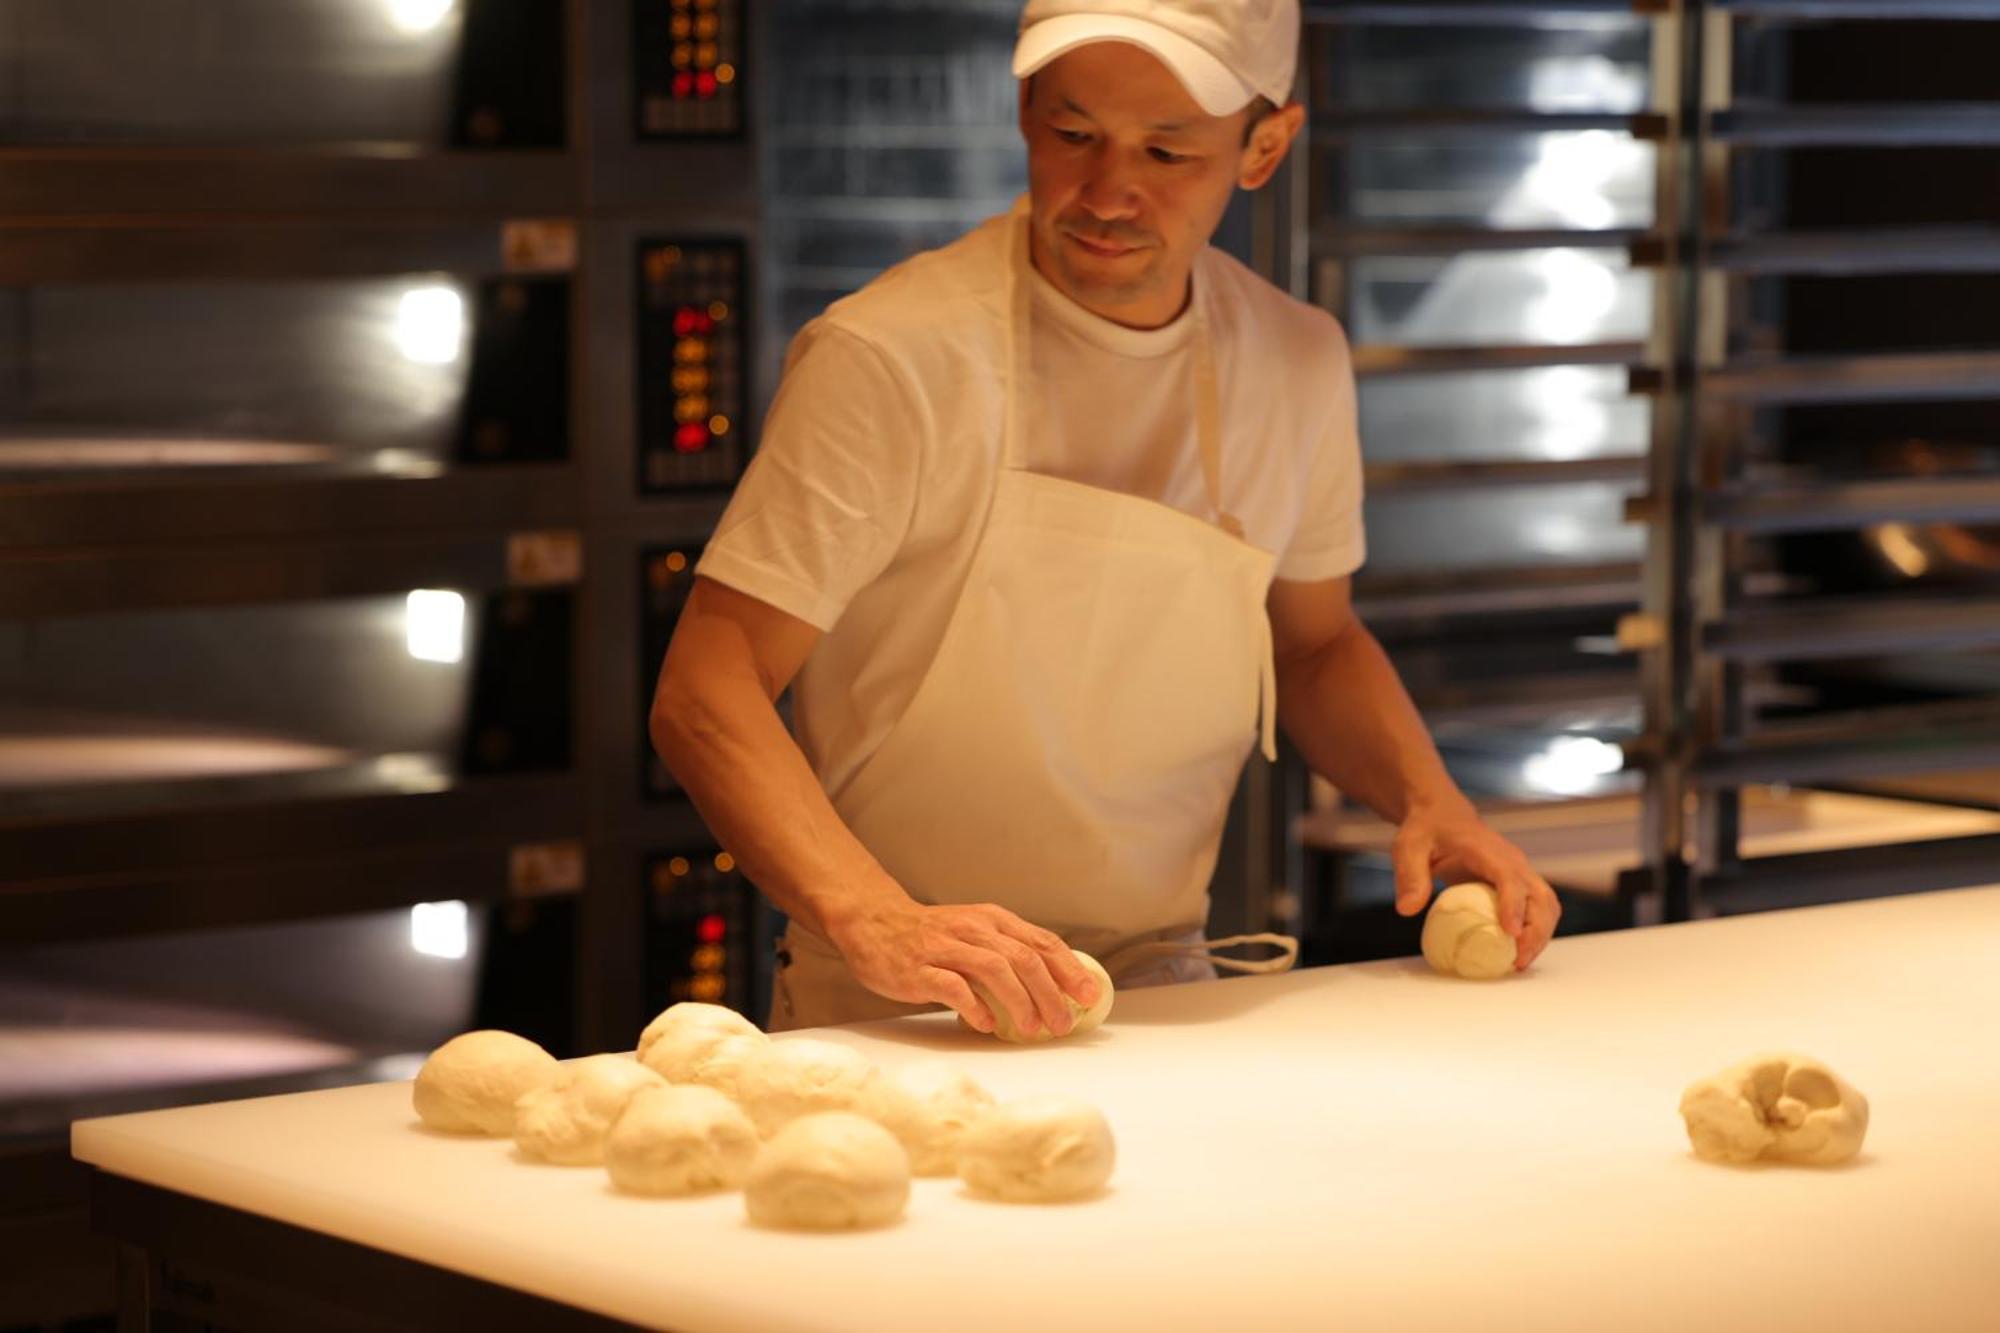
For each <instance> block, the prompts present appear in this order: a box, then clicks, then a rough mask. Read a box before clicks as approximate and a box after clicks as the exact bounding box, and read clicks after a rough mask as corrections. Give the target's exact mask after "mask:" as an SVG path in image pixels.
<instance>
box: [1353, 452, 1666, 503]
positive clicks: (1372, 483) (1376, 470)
mask: <svg viewBox="0 0 2000 1333" xmlns="http://www.w3.org/2000/svg"><path fill="white" fill-rule="evenodd" d="M1645 475H1646V460H1645V458H1643V457H1629V458H1616V457H1613V458H1565V459H1506V460H1501V461H1494V462H1447V463H1371V464H1369V466H1368V475H1367V484H1368V493H1369V494H1370V495H1382V494H1386V493H1390V492H1394V493H1396V494H1399V495H1400V494H1407V493H1411V492H1418V491H1456V490H1472V489H1484V488H1493V487H1504V486H1548V485H1558V484H1564V483H1569V482H1579V481H1640V480H1643V479H1644V477H1645Z"/></svg>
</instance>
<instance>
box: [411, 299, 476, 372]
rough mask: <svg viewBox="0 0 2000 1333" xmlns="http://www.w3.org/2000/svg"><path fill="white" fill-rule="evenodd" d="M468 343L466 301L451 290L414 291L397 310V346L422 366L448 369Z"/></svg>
mask: <svg viewBox="0 0 2000 1333" xmlns="http://www.w3.org/2000/svg"><path fill="white" fill-rule="evenodd" d="M464 340H465V300H464V298H463V297H461V296H460V295H459V294H458V293H457V292H456V291H454V290H452V289H451V288H449V287H412V288H411V289H410V290H409V291H407V292H404V293H403V299H402V301H401V302H400V303H399V304H398V305H397V307H396V346H397V347H398V348H399V349H401V351H402V353H403V355H404V356H406V357H408V358H409V359H410V360H412V361H415V362H417V363H418V364H420V365H426V366H448V365H450V364H451V363H452V362H454V361H456V360H458V353H459V347H460V345H461V344H462V343H463V342H464Z"/></svg>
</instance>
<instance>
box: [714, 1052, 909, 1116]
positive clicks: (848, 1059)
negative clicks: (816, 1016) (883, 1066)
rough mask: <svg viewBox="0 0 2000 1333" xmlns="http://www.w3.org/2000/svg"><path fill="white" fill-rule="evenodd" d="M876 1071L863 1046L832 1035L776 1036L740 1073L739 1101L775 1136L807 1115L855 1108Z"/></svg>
mask: <svg viewBox="0 0 2000 1333" xmlns="http://www.w3.org/2000/svg"><path fill="white" fill-rule="evenodd" d="M874 1077H875V1066H874V1065H872V1064H870V1063H869V1062H868V1060H867V1059H866V1058H865V1057H863V1056H862V1055H861V1054H860V1053H859V1052H857V1051H854V1050H851V1049H849V1048H848V1047H846V1046H840V1045H836V1044H835V1043H833V1042H830V1041H819V1040H817V1039H815V1038H812V1037H796V1038H793V1039H791V1040H789V1041H774V1042H772V1043H770V1045H769V1047H768V1048H767V1049H766V1050H764V1051H763V1052H762V1053H761V1054H759V1055H757V1056H755V1057H753V1058H750V1059H748V1060H746V1061H745V1062H744V1064H743V1066H742V1068H741V1070H740V1071H739V1072H738V1074H737V1078H736V1091H737V1102H738V1104H739V1105H741V1106H742V1107H743V1109H744V1111H746V1112H747V1113H748V1114H749V1116H750V1119H751V1120H752V1121H753V1122H755V1124H756V1126H757V1132H758V1133H759V1134H761V1135H763V1136H764V1137H765V1138H767V1139H768V1138H770V1137H771V1136H772V1135H773V1134H776V1133H777V1132H778V1131H779V1130H781V1129H783V1128H784V1127H785V1126H786V1125H788V1124H790V1123H791V1122H792V1121H794V1120H796V1119H798V1118H799V1117H800V1116H802V1115H812V1114H814V1113H815V1112H819V1111H851V1110H853V1109H854V1105H855V1103H856V1102H858V1101H860V1099H861V1094H862V1093H863V1092H864V1091H866V1090H867V1087H868V1084H869V1082H870V1081H871V1080H873V1079H874Z"/></svg>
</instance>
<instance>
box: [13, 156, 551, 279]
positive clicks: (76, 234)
mask: <svg viewBox="0 0 2000 1333" xmlns="http://www.w3.org/2000/svg"><path fill="white" fill-rule="evenodd" d="M4 160H5V159H4V154H0V173H4V172H5V170H6V167H5V166H4ZM531 230H532V234H530V233H531ZM510 234H512V235H515V236H516V237H517V238H518V239H519V241H522V242H531V243H532V242H535V241H539V242H540V245H541V254H540V255H539V256H537V255H536V254H535V253H534V252H533V251H529V252H528V253H526V254H517V255H516V256H514V257H512V258H511V259H510V256H509V253H508V252H509V246H508V238H509V236H510ZM576 235H577V233H576V228H575V227H574V225H573V224H569V223H563V222H555V223H551V222H549V221H546V220H538V221H537V222H536V223H535V224H531V228H522V229H520V230H519V231H516V232H512V233H510V229H509V227H508V224H506V223H494V222H491V221H464V222H456V223H453V222H443V223H440V222H437V221H435V220H423V221H416V220H412V221H405V222H397V221H393V220H389V219H383V218H379V217H370V218H365V219H362V218H357V219H352V220H346V221H340V222H331V221H328V220H326V219H324V218H315V219H311V220H301V219H297V218H285V219H273V220H269V221H263V222H243V221H239V220H235V219H217V218H209V217H190V218H186V219H180V220H168V219H162V218H157V217H146V218H135V219H129V220H123V219H109V220H107V219H103V218H99V219H94V220H91V221H83V222H77V221H62V222H59V221H58V220H49V219H40V218H37V219H34V220H32V221H26V222H22V221H9V220H7V219H4V218H0V285H14V286H46V285H51V284H60V283H102V282H150V281H155V280H159V279H170V278H184V277H195V278H201V279H203V280H216V279H228V280H231V281H276V280H283V279H288V278H344V277H369V276H375V275H378V274H403V273H425V272H445V273H454V274H459V275H479V276H484V275H487V274H498V273H503V272H509V271H515V272H523V273H549V272H558V273H560V272H568V271H569V270H570V268H571V266H572V265H573V263H574V260H575V255H576V249H577V242H576ZM551 242H553V243H554V247H555V254H554V256H553V257H551V256H550V254H549V246H550V243H551ZM537 258H539V262H534V261H535V260H536V259H537ZM564 261H566V262H564Z"/></svg>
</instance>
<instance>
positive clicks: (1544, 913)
mask: <svg viewBox="0 0 2000 1333" xmlns="http://www.w3.org/2000/svg"><path fill="white" fill-rule="evenodd" d="M1395 861H1396V910H1397V912H1399V913H1401V914H1402V915H1404V916H1416V915H1417V914H1419V913H1420V912H1422V911H1423V910H1424V904H1426V903H1428V902H1429V901H1430V897H1431V887H1432V882H1433V881H1434V880H1437V879H1442V880H1444V881H1445V882H1446V883H1448V884H1460V883H1464V882H1466V881H1468V880H1478V881H1480V882H1482V883H1486V884H1491V885H1492V886H1493V887H1494V889H1496V890H1497V891H1498V892H1499V894H1500V927H1501V929H1503V930H1505V931H1506V932H1507V933H1508V934H1509V935H1511V936H1513V938H1514V940H1515V945H1516V950H1515V957H1514V970H1515V971H1517V972H1520V971H1525V970H1526V969H1527V968H1528V966H1529V964H1531V963H1533V962H1534V961H1535V959H1536V958H1538V957H1540V956H1541V952H1542V950H1544V949H1546V948H1548V946H1549V939H1550V937H1551V936H1553V935H1554V934H1555V933H1556V922H1557V920H1558V919H1560V918H1561V916H1562V904H1561V903H1559V902H1557V901H1556V893H1555V890H1554V889H1552V888H1550V887H1549V883H1548V881H1547V880H1545V879H1543V878H1542V877H1541V876H1540V875H1538V874H1536V873H1535V868H1534V867H1533V866H1531V865H1529V864H1528V858H1527V857H1526V856H1525V855H1523V854H1522V852H1521V849H1520V848H1518V847H1516V846H1515V845H1514V844H1513V843H1511V842H1509V841H1507V840H1506V839H1505V838H1503V837H1501V836H1500V835H1499V834H1498V833H1496V832H1494V831H1493V829H1492V827H1491V826H1490V825H1488V824H1487V823H1486V821H1485V820H1483V819H1481V818H1480V817H1479V812H1478V811H1476V810H1474V809H1473V808H1472V806H1471V804H1470V803H1455V804H1452V805H1447V806H1443V807H1437V808H1429V807H1426V808H1420V809H1414V810H1412V811H1411V812H1410V813H1409V816H1408V817H1407V818H1406V819H1404V821H1403V826H1402V828H1401V829H1399V830H1398V831H1397V833H1396V846H1395Z"/></svg>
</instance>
